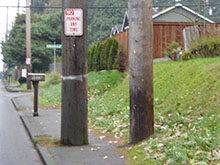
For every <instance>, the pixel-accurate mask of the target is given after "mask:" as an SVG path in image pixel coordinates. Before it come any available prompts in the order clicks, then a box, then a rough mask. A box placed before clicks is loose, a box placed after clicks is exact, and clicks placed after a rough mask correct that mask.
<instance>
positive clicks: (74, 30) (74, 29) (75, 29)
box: [70, 28, 78, 33]
mask: <svg viewBox="0 0 220 165" xmlns="http://www.w3.org/2000/svg"><path fill="white" fill-rule="evenodd" d="M70 31H71V32H75V33H76V32H78V30H77V28H70Z"/></svg>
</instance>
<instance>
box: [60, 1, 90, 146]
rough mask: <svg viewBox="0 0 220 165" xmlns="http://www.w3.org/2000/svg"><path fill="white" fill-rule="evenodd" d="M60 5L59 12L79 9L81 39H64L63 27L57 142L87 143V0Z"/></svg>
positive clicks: (67, 143)
mask: <svg viewBox="0 0 220 165" xmlns="http://www.w3.org/2000/svg"><path fill="white" fill-rule="evenodd" d="M62 4H63V12H64V9H66V8H81V9H82V10H83V36H79V37H76V36H74V37H67V36H65V35H64V27H63V38H62V44H63V64H62V67H63V68H62V69H63V71H62V117H61V143H62V144H64V145H84V144H88V108H87V107H88V98H87V92H88V87H87V84H88V78H87V73H88V71H87V70H88V68H87V0H63V1H62ZM63 14H64V13H63ZM63 18H64V16H63ZM63 25H64V22H63Z"/></svg>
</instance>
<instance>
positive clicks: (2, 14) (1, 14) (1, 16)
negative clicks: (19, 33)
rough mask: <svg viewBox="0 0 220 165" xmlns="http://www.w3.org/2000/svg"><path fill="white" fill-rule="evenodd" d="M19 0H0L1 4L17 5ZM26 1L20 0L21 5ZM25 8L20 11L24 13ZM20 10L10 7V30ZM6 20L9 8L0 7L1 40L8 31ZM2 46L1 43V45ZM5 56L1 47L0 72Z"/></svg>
mask: <svg viewBox="0 0 220 165" xmlns="http://www.w3.org/2000/svg"><path fill="white" fill-rule="evenodd" d="M18 1H19V0H0V6H17V5H18ZM25 5H26V1H25V0H20V6H25ZM24 11H25V9H23V8H20V13H23V12H24ZM17 12H18V9H17V8H8V25H9V30H10V29H11V27H12V25H13V22H14V19H15V16H16V14H17ZM6 20H7V8H2V7H0V41H2V40H5V33H6ZM0 46H1V45H0ZM2 59H3V56H2V54H1V47H0V72H1V71H2V70H3V62H2Z"/></svg>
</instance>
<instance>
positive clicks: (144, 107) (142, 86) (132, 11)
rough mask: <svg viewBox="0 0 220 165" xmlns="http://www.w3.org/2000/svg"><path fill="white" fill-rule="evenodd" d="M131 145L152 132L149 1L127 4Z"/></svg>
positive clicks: (151, 28) (150, 15)
mask: <svg viewBox="0 0 220 165" xmlns="http://www.w3.org/2000/svg"><path fill="white" fill-rule="evenodd" d="M128 10H129V28H130V33H129V44H130V45H129V49H130V50H129V52H130V54H129V74H130V143H137V142H139V141H141V140H144V139H146V138H148V137H149V136H150V135H152V134H153V133H154V116H153V23H152V0H130V1H129V9H128Z"/></svg>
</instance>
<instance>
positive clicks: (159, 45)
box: [103, 22, 220, 59]
mask: <svg viewBox="0 0 220 165" xmlns="http://www.w3.org/2000/svg"><path fill="white" fill-rule="evenodd" d="M194 25H195V24H194V23H185V22H183V23H181V22H178V23H177V22H154V23H153V30H154V52H153V56H154V58H162V57H165V55H164V51H165V50H166V48H167V46H168V45H169V44H170V43H172V42H173V41H176V42H177V43H179V45H180V46H182V47H183V29H184V28H186V27H189V26H194ZM201 27H202V29H205V31H206V32H207V33H213V32H214V33H215V34H216V33H217V34H218V36H220V24H207V25H206V26H201ZM112 38H115V39H116V40H117V41H118V42H119V44H120V45H122V46H123V49H124V51H125V53H126V55H127V59H128V54H129V30H127V31H125V32H122V33H120V34H118V35H116V36H113V37H112ZM103 42H105V41H103Z"/></svg>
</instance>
